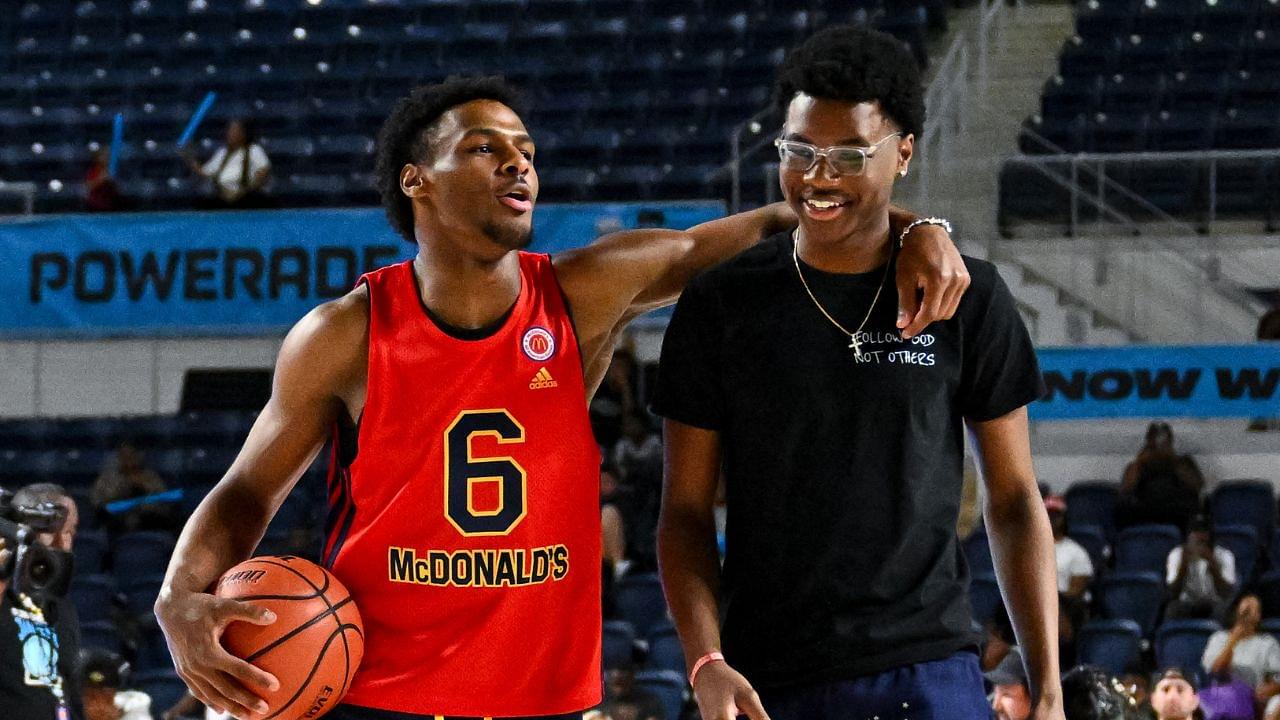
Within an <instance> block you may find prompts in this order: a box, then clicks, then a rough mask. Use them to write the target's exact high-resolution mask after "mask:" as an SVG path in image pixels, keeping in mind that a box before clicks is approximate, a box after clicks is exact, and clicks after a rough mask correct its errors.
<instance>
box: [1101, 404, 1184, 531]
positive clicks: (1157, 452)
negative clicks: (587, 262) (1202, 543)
mask: <svg viewBox="0 0 1280 720" xmlns="http://www.w3.org/2000/svg"><path fill="white" fill-rule="evenodd" d="M1203 491H1204V476H1203V475H1201V474H1200V468H1199V467H1198V466H1197V465H1196V462H1195V460H1194V459H1192V458H1191V456H1190V455H1181V454H1179V453H1178V452H1177V451H1176V450H1174V446H1173V428H1171V427H1169V424H1168V423H1164V422H1153V423H1151V425H1150V426H1149V427H1148V428H1147V437H1146V441H1145V442H1144V443H1143V445H1142V449H1141V450H1139V451H1138V456H1137V457H1136V458H1134V460H1133V461H1132V462H1130V463H1129V464H1128V466H1126V467H1125V469H1124V479H1123V480H1122V481H1121V483H1120V497H1119V499H1118V501H1117V503H1116V524H1117V526H1119V527H1129V526H1131V525H1143V524H1151V523H1154V524H1160V525H1174V526H1176V527H1177V528H1178V529H1179V530H1181V531H1183V532H1186V529H1187V525H1188V523H1189V522H1190V521H1191V518H1192V517H1194V516H1195V514H1196V513H1197V512H1199V511H1200V494H1201V493H1202V492H1203Z"/></svg>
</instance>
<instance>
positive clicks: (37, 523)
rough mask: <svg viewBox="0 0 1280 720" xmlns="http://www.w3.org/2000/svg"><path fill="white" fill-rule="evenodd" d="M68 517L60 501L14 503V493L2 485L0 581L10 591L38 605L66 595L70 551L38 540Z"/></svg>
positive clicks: (0, 490)
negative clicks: (4, 582)
mask: <svg viewBox="0 0 1280 720" xmlns="http://www.w3.org/2000/svg"><path fill="white" fill-rule="evenodd" d="M66 520H67V509H66V508H65V507H63V506H61V505H59V504H57V503H51V502H45V503H38V504H36V505H15V504H14V503H13V493H12V492H10V491H8V490H4V489H2V488H0V548H2V549H4V550H6V551H8V552H7V554H6V555H5V556H4V557H3V558H0V581H7V582H8V583H9V591H10V592H12V593H14V594H15V595H23V594H25V595H26V596H27V597H29V598H31V600H32V601H33V602H35V603H36V604H37V605H43V604H44V602H45V601H46V600H48V599H49V598H56V597H63V596H65V595H66V594H67V589H68V588H69V587H70V584H71V569H72V568H71V565H72V561H71V553H68V552H62V551H60V550H54V549H53V548H50V547H48V546H46V545H44V544H43V543H41V542H40V541H39V537H40V535H41V533H56V532H58V531H59V530H61V529H62V525H63V523H65V522H66Z"/></svg>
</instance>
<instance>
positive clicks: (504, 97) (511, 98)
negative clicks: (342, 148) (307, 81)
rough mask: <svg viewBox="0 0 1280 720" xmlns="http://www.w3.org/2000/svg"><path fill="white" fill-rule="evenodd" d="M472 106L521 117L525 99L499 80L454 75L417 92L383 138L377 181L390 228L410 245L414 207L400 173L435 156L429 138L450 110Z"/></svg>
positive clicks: (403, 102)
mask: <svg viewBox="0 0 1280 720" xmlns="http://www.w3.org/2000/svg"><path fill="white" fill-rule="evenodd" d="M473 100H494V101H497V102H500V103H502V104H503V105H506V106H507V107H509V108H511V109H512V110H514V111H515V112H516V114H520V112H521V107H522V101H521V98H520V93H519V92H517V91H516V90H515V88H513V87H512V86H511V85H509V84H508V83H507V81H506V80H505V79H503V78H502V77H499V76H460V75H455V76H451V77H449V78H448V79H446V80H445V81H444V82H440V83H437V84H435V85H423V86H420V87H417V88H414V90H413V92H411V93H409V96H408V97H403V98H400V100H399V101H397V102H396V105H395V107H394V108H393V109H392V110H391V115H390V116H389V117H388V118H387V120H386V122H384V123H383V124H382V129H381V130H380V131H379V132H378V149H377V163H376V165H375V167H374V181H375V183H376V184H377V188H378V193H379V194H380V195H381V196H382V206H383V208H385V209H386V211H387V220H388V221H389V222H390V223H391V227H392V228H394V229H395V231H396V232H398V233H400V235H402V236H403V237H404V239H405V240H408V241H409V242H411V243H412V242H417V240H416V239H415V237H414V233H413V203H412V202H411V201H410V200H409V198H408V197H406V196H405V194H404V193H403V192H401V191H400V170H401V168H403V167H404V166H405V164H406V163H410V162H415V161H419V160H422V159H423V158H425V157H427V156H428V154H429V153H430V152H431V147H430V144H429V140H428V133H427V132H425V131H426V130H429V129H430V128H431V127H432V125H434V124H435V122H436V121H437V120H439V119H440V116H441V115H444V114H445V113H446V112H448V111H449V110H451V109H453V108H455V107H457V106H459V105H462V104H465V103H469V102H471V101H473Z"/></svg>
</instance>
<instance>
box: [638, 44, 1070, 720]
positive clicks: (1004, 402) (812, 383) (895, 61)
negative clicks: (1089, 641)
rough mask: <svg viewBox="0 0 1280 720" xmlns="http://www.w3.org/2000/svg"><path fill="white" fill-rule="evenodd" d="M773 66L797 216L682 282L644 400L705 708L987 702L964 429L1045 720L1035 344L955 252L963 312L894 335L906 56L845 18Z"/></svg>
mask: <svg viewBox="0 0 1280 720" xmlns="http://www.w3.org/2000/svg"><path fill="white" fill-rule="evenodd" d="M781 73H782V74H781V78H780V82H779V101H780V103H782V104H783V106H784V109H785V110H786V121H785V126H784V128H783V131H782V136H781V138H780V140H779V151H780V157H781V159H782V164H781V173H780V180H781V185H782V189H783V194H784V196H785V198H786V200H787V202H788V203H789V204H790V206H791V207H792V208H794V209H795V211H796V213H797V214H798V215H799V216H800V227H799V229H798V231H797V232H796V233H794V234H791V233H787V234H782V235H778V236H776V237H773V238H772V239H770V240H768V241H766V242H764V243H762V244H761V245H759V246H757V247H755V248H753V249H751V250H749V251H747V252H745V253H743V254H742V255H739V256H738V257H737V258H734V259H732V260H730V261H728V262H726V263H725V264H723V265H721V266H720V267H718V268H716V269H714V270H712V271H710V272H707V273H706V274H705V275H703V276H701V277H699V278H697V279H696V280H694V282H693V283H692V284H691V285H690V286H689V287H688V288H687V289H686V290H685V292H684V295H683V297H681V299H680V302H679V305H678V306H677V308H676V311H675V315H674V316H673V318H672V320H671V324H670V327H669V328H668V330H667V335H666V339H665V341H664V345H663V351H662V362H661V365H660V368H659V376H658V377H659V379H658V383H657V391H656V395H655V401H654V407H655V410H656V411H657V412H658V413H659V414H661V415H663V416H664V417H665V418H666V419H667V421H666V440H667V442H666V452H667V456H666V463H667V465H666V469H667V478H666V487H665V491H664V498H663V509H662V518H661V521H660V526H659V544H660V550H659V558H660V563H661V568H662V576H663V581H664V584H665V587H666V593H667V598H668V600H669V602H670V605H671V609H672V613H673V615H674V617H675V619H676V625H677V628H678V629H679V631H680V637H681V641H682V642H683V644H684V648H685V655H686V659H687V662H688V667H689V668H690V669H691V675H692V682H693V688H694V693H695V695H696V697H697V700H698V705H699V707H700V709H701V711H702V717H703V719H704V720H730V719H731V718H733V717H735V716H736V715H737V714H739V713H741V714H746V715H748V716H749V717H751V718H753V719H754V720H762V719H764V718H769V717H770V716H772V719H773V720H783V719H787V718H794V719H796V720H799V719H801V718H803V719H804V720H822V719H823V718H837V717H838V718H851V717H856V718H862V717H867V718H870V717H873V716H877V715H878V716H879V717H880V718H882V719H883V720H890V719H892V720H897V719H898V718H911V719H912V720H931V719H934V720H942V719H945V720H973V718H982V717H987V716H988V714H989V712H990V707H989V705H987V703H986V699H985V697H984V694H983V685H982V676H981V673H980V671H979V667H978V658H977V656H976V654H975V653H974V652H973V650H974V648H975V646H976V644H977V638H976V637H975V636H974V634H973V632H972V630H971V627H972V626H971V619H970V609H969V603H968V601H967V591H966V590H967V583H968V577H967V569H966V567H965V565H964V562H963V559H962V555H961V552H960V548H959V544H958V541H957V538H956V531H955V526H956V517H957V514H958V507H959V502H960V490H961V475H962V471H961V464H962V458H963V452H964V439H963V433H964V429H965V426H967V427H968V429H969V430H970V432H971V433H972V434H973V436H974V439H975V443H976V445H977V447H978V448H979V450H980V454H981V459H982V465H983V469H984V475H985V479H986V488H987V493H986V495H987V504H986V521H987V531H988V533H989V534H990V536H991V545H992V548H993V553H994V555H995V561H996V568H997V572H998V575H999V578H1000V585H1001V588H1002V590H1003V592H1004V595H1005V597H1006V599H1007V604H1008V607H1009V611H1010V615H1011V617H1012V620H1013V625H1014V628H1015V630H1016V634H1017V637H1018V641H1019V644H1020V646H1021V648H1022V650H1023V653H1024V657H1025V659H1026V665H1027V670H1028V675H1029V678H1030V689H1031V693H1032V696H1033V698H1035V700H1036V703H1037V706H1036V709H1035V713H1034V715H1033V717H1034V718H1037V719H1038V720H1055V719H1060V718H1062V710H1061V698H1060V689H1059V683H1058V657H1057V635H1058V631H1057V618H1058V608H1057V589H1056V577H1055V571H1054V556H1053V539H1052V535H1051V533H1050V529H1049V523H1048V518H1047V517H1046V516H1045V512H1044V508H1043V505H1042V503H1041V500H1040V495H1039V491H1038V489H1037V486H1036V481H1035V478H1034V475H1033V471H1032V466H1031V455H1030V443H1029V441H1028V429H1027V414H1026V409H1025V406H1026V405H1027V404H1029V403H1030V402H1032V401H1033V400H1035V399H1036V398H1037V397H1038V396H1039V394H1040V393H1041V387H1042V385H1041V382H1040V374H1039V369H1038V367H1037V363H1036V358H1035V354H1034V351H1033V348H1032V346H1031V341H1030V339H1029V337H1028V335H1027V332H1026V329H1025V327H1024V326H1023V324H1022V321H1021V319H1020V318H1019V316H1018V313H1017V310H1016V308H1015V306H1014V302H1013V298H1012V297H1011V296H1010V293H1009V290H1008V288H1007V287H1006V286H1005V285H1004V283H1003V282H1002V281H1001V280H1000V278H999V276H998V275H997V274H996V272H995V269H994V268H993V267H992V266H991V265H990V264H989V263H985V262H981V261H978V260H973V259H969V258H966V259H965V262H966V265H967V268H968V271H969V273H970V275H971V278H972V284H971V285H970V287H969V289H968V291H967V293H965V295H964V297H963V298H962V299H961V300H960V303H959V307H958V310H957V312H956V314H955V316H954V317H952V318H951V319H950V320H947V321H944V322H938V323H934V324H933V325H931V326H929V327H928V328H926V329H925V330H924V332H921V333H917V334H911V333H907V332H900V331H899V330H898V327H897V325H899V324H901V323H896V322H895V320H896V310H895V302H894V297H893V291H892V290H891V289H886V285H887V284H888V283H889V278H890V277H891V276H892V275H893V268H894V266H895V261H896V252H895V250H896V247H897V246H898V238H899V237H900V236H901V231H902V229H901V228H891V227H890V219H889V215H888V212H887V208H888V204H889V200H890V195H891V194H892V191H893V184H894V181H895V179H896V178H897V177H899V176H902V175H905V173H906V171H907V166H908V163H909V162H910V160H911V153H912V148H913V143H914V139H915V137H916V134H917V133H918V132H919V131H920V128H921V125H922V124H923V116H924V107H923V102H922V99H921V87H920V78H919V75H918V71H917V70H916V67H915V63H914V62H913V61H912V59H911V57H910V56H909V55H908V54H906V53H905V51H904V50H903V49H902V46H901V45H900V44H899V43H897V42H896V41H895V40H893V39H892V38H890V37H888V36H886V35H883V34H881V33H877V32H873V31H869V30H864V29H857V28H851V27H842V28H831V29H828V30H825V31H823V32H821V33H819V34H817V35H815V36H814V37H813V38H812V39H811V40H809V41H808V42H807V43H805V45H803V46H802V47H800V48H798V49H797V50H796V51H795V52H793V53H792V55H791V56H790V58H789V59H788V61H787V63H786V64H785V66H784V67H783V69H782V71H781ZM722 464H723V469H724V475H725V482H726V491H727V496H726V497H727V506H728V507H727V520H728V522H727V528H726V547H727V553H726V556H725V562H724V567H723V570H721V569H720V567H719V566H718V564H717V561H716V560H717V557H716V544H715V534H714V529H713V528H714V525H713V522H714V521H713V511H712V503H713V498H714V496H715V489H716V481H717V476H718V473H719V470H720V468H721V465H722ZM721 619H723V625H722V624H721ZM722 643H723V644H722ZM721 650H723V655H721V654H720V652H719V651H721ZM757 690H758V694H757ZM766 711H767V712H766Z"/></svg>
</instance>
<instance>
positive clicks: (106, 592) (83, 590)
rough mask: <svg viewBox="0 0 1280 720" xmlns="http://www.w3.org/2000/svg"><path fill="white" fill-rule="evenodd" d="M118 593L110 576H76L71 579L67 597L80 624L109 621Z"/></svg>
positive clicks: (113, 579)
mask: <svg viewBox="0 0 1280 720" xmlns="http://www.w3.org/2000/svg"><path fill="white" fill-rule="evenodd" d="M117 595H118V591H117V590H116V581H115V578H113V577H111V576H110V575H77V576H75V577H73V578H72V579H71V591H70V593H69V597H70V598H71V602H72V603H73V604H74V605H75V606H76V611H77V612H78V613H79V614H80V622H82V623H93V622H98V621H102V620H107V621H109V620H111V610H112V608H113V607H115V604H116V598H117Z"/></svg>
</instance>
